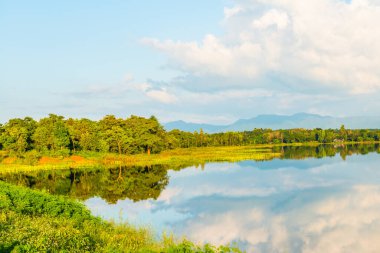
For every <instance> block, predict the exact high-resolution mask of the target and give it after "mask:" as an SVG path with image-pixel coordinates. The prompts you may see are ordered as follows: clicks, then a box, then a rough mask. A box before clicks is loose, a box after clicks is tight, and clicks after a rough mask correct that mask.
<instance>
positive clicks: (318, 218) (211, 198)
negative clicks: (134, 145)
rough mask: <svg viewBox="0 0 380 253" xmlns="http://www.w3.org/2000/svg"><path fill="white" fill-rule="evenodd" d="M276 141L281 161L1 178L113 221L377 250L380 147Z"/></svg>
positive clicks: (274, 247)
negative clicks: (74, 201) (81, 204)
mask: <svg viewBox="0 0 380 253" xmlns="http://www.w3.org/2000/svg"><path fill="white" fill-rule="evenodd" d="M276 149H278V150H276V151H280V152H282V153H283V157H282V158H281V159H274V160H271V161H260V162H259V161H242V162H239V163H210V164H206V165H205V166H204V167H203V169H201V168H197V167H189V168H186V169H183V170H179V171H175V170H168V167H164V166H154V167H150V168H148V167H134V168H121V169H120V168H115V169H113V170H109V171H108V170H94V171H61V172H58V171H55V172H44V173H38V174H33V175H32V174H19V175H8V176H2V177H3V178H2V179H3V180H7V181H9V182H13V183H17V184H22V185H26V186H29V187H33V188H38V189H43V188H45V189H48V190H49V191H51V192H52V193H55V194H66V195H69V196H72V197H76V198H80V199H82V200H85V204H86V205H87V206H88V207H89V208H90V209H91V210H92V212H93V213H94V214H97V215H100V216H102V217H104V218H106V219H116V220H117V219H119V217H122V218H123V219H126V220H128V221H130V222H132V223H137V224H144V225H146V224H150V225H152V226H153V228H154V229H156V231H158V233H160V232H161V231H164V230H167V231H173V232H174V233H175V234H177V235H186V236H188V237H189V238H190V239H192V240H194V241H198V242H211V243H214V244H226V243H229V242H232V241H235V242H237V243H238V244H239V245H240V246H241V247H243V248H244V249H246V250H247V251H248V252H252V251H254V252H378V251H379V249H380V240H379V239H380V238H379V237H380V236H379V235H380V212H379V210H380V184H379V183H380V156H379V154H378V153H379V146H378V145H367V146H366V145H353V146H344V147H333V146H314V147H296V146H293V147H277V148H276ZM364 154H365V155H364ZM315 158H318V159H315ZM169 178H170V182H169Z"/></svg>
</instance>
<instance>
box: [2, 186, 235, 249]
mask: <svg viewBox="0 0 380 253" xmlns="http://www.w3.org/2000/svg"><path fill="white" fill-rule="evenodd" d="M0 205H1V206H0V252H239V251H237V249H235V248H234V247H224V246H223V247H220V248H216V247H213V246H210V245H205V246H203V247H201V246H197V245H195V244H193V243H191V242H189V241H187V240H183V241H181V242H178V243H177V242H175V241H174V240H170V241H168V240H165V241H156V240H155V239H153V238H154V237H153V235H152V233H150V232H149V231H148V230H147V229H143V228H142V229H138V228H134V227H131V226H130V225H128V224H120V225H116V224H115V223H112V222H105V221H102V220H100V219H99V218H96V217H93V216H92V215H91V214H90V213H89V211H88V210H87V209H86V208H85V207H84V205H83V204H81V203H79V202H75V201H73V200H69V199H67V198H63V197H58V196H53V195H49V194H47V193H43V192H37V191H33V190H29V189H23V188H21V187H17V186H12V185H9V184H7V183H4V182H1V181H0ZM184 250H186V251H184Z"/></svg>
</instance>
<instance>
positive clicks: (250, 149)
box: [0, 141, 380, 173]
mask: <svg viewBox="0 0 380 253" xmlns="http://www.w3.org/2000/svg"><path fill="white" fill-rule="evenodd" d="M375 144H380V141H373V142H337V143H318V142H307V143H289V144H288V143H280V144H255V145H249V146H222V147H195V148H178V149H172V150H165V151H163V152H161V153H159V154H150V155H148V154H135V155H119V154H116V153H97V152H76V153H74V154H72V155H70V156H68V157H63V156H61V157H59V156H42V155H41V157H40V158H39V159H38V161H37V162H36V163H35V164H32V165H31V164H25V163H24V161H23V160H22V159H20V158H17V157H14V156H9V157H6V158H4V159H3V161H2V162H1V163H0V173H15V172H18V171H20V172H26V171H40V170H56V169H57V170H64V169H84V168H89V169H94V168H112V167H117V166H152V165H173V166H178V167H181V166H191V165H200V164H204V163H207V162H237V161H245V160H254V161H264V160H271V159H275V158H281V156H282V153H281V152H275V151H274V150H273V149H274V148H276V147H302V146H304V147H317V146H321V145H336V146H338V147H340V146H341V147H344V146H346V145H375Z"/></svg>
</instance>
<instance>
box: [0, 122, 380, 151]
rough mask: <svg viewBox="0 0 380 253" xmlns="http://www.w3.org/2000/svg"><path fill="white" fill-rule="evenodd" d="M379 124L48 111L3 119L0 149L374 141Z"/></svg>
mask: <svg viewBox="0 0 380 253" xmlns="http://www.w3.org/2000/svg"><path fill="white" fill-rule="evenodd" d="M379 140H380V130H370V129H360V130H351V129H345V128H344V126H343V125H342V126H341V128H340V129H320V128H316V129H312V130H308V129H287V130H271V129H254V130H252V131H244V132H225V133H215V134H208V133H204V132H203V131H202V129H200V130H199V132H198V131H196V132H194V133H190V132H184V131H180V130H172V131H170V132H167V131H165V130H164V128H163V127H162V126H161V124H160V123H159V122H158V120H157V119H156V118H155V117H154V116H152V117H150V118H144V117H138V116H131V117H129V118H127V119H121V118H116V117H115V116H113V115H107V116H105V117H104V118H103V119H101V120H99V121H93V120H89V119H72V118H69V119H65V118H64V117H62V116H58V115H54V114H49V116H48V117H46V118H42V119H40V120H39V121H35V120H34V119H32V118H31V117H26V118H24V119H19V118H16V119H11V120H9V121H8V122H7V123H5V124H4V125H0V149H1V150H4V151H9V152H11V153H14V154H16V155H18V154H24V153H25V152H28V151H33V152H39V153H44V154H61V155H69V154H72V153H75V152H77V151H95V152H114V153H120V154H138V153H151V152H153V153H159V152H160V151H162V150H167V149H174V148H189V147H205V146H237V145H253V144H281V143H305V142H318V143H333V142H343V141H344V142H346V141H348V142H373V141H379Z"/></svg>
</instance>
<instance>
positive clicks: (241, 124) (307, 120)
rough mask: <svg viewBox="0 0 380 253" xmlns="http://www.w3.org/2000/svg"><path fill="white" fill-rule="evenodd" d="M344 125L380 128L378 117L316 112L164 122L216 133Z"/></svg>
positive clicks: (192, 129) (171, 126)
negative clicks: (220, 122)
mask: <svg viewBox="0 0 380 253" xmlns="http://www.w3.org/2000/svg"><path fill="white" fill-rule="evenodd" d="M341 125H345V127H346V128H347V129H349V128H350V129H361V128H369V129H375V128H376V129H378V128H380V117H371V116H358V117H332V116H321V115H318V114H309V113H297V114H294V115H274V114H267V115H259V116H257V117H254V118H250V119H239V120H237V121H236V122H234V123H232V124H229V125H212V124H198V123H191V122H185V121H182V120H179V121H173V122H168V123H166V124H164V127H165V129H166V130H168V131H170V130H173V129H179V130H182V131H188V132H194V131H199V130H200V129H202V130H203V131H204V132H206V133H217V132H227V131H246V130H247V131H249V130H253V129H255V128H271V129H291V128H307V129H313V128H323V129H327V128H340V126H341Z"/></svg>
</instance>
